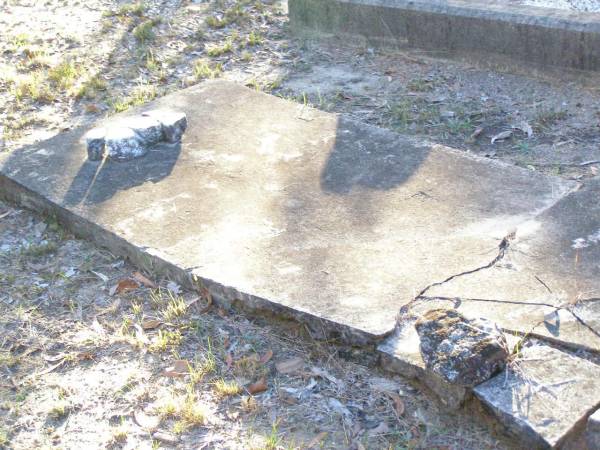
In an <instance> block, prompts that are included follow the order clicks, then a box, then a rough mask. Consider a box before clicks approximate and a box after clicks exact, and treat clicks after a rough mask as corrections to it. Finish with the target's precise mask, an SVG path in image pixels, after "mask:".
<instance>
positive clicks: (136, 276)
mask: <svg viewBox="0 0 600 450" xmlns="http://www.w3.org/2000/svg"><path fill="white" fill-rule="evenodd" d="M133 278H134V279H135V280H136V281H138V282H139V283H140V284H142V285H143V286H146V287H147V288H150V289H156V288H157V287H158V285H157V284H156V283H155V282H154V281H152V280H150V279H149V278H146V277H145V276H144V275H142V274H141V273H140V272H134V273H133Z"/></svg>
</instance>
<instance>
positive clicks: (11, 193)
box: [0, 173, 386, 347]
mask: <svg viewBox="0 0 600 450" xmlns="http://www.w3.org/2000/svg"><path fill="white" fill-rule="evenodd" d="M0 198H3V199H4V200H6V201H8V202H10V203H13V204H16V205H19V206H21V207H24V208H26V209H29V210H31V211H34V212H35V213H37V214H42V215H47V216H52V217H54V218H56V220H58V221H59V223H61V224H62V225H63V226H65V228H67V229H68V230H70V231H71V232H72V233H73V234H74V235H75V236H78V237H80V238H82V239H86V240H89V241H92V242H94V243H95V244H97V245H99V246H101V247H104V248H107V249H108V250H110V251H111V252H112V253H113V254H115V255H117V256H121V257H123V258H127V259H128V260H130V261H131V262H132V263H133V264H134V265H135V266H136V267H138V268H140V269H142V270H145V271H148V272H149V273H151V274H153V275H157V276H161V277H166V278H168V279H170V280H173V281H175V282H177V283H178V284H180V285H181V286H184V287H186V288H188V289H192V290H195V291H199V290H200V288H201V287H205V288H207V289H208V290H209V292H210V293H211V296H212V299H213V301H214V302H215V303H216V304H217V305H219V306H222V307H224V308H226V309H236V310H239V311H240V312H244V313H247V314H248V315H268V316H271V317H280V318H282V319H292V320H295V321H297V322H299V323H302V324H305V325H306V326H307V327H308V328H309V330H311V331H314V332H315V333H317V334H318V335H319V337H320V338H323V339H333V340H336V341H338V342H340V343H342V344H346V345H352V346H364V347H368V346H372V345H373V344H375V343H376V342H378V341H380V340H382V339H383V338H384V337H385V336H386V335H381V336H379V335H373V334H371V333H368V332H365V331H363V330H359V329H355V328H352V327H350V326H347V325H344V324H340V323H338V322H335V321H332V320H328V319H325V318H322V317H317V316H315V315H313V314H310V313H308V312H305V311H300V310H298V309H294V308H290V307H287V306H285V305H282V304H279V303H276V302H273V301H270V300H267V299H264V298H261V297H258V296H255V295H252V294H250V293H244V292H240V291H238V290H237V289H235V288H232V287H229V286H224V285H222V284H220V283H217V282H215V281H213V280H210V279H206V278H199V277H196V276H192V274H191V272H190V271H188V270H186V269H184V268H181V267H178V266H176V265H175V264H173V263H171V262H169V261H166V260H165V259H163V258H161V257H159V256H157V255H155V254H153V251H152V249H151V248H140V247H137V246H135V245H133V244H131V243H129V242H127V241H126V240H125V239H123V238H121V237H119V236H117V235H116V234H114V233H113V232H111V231H109V230H106V229H104V228H103V227H101V226H99V225H97V224H95V223H93V222H91V221H89V220H86V219H85V218H83V217H80V216H78V215H76V214H75V213H73V212H71V211H69V210H67V209H65V208H63V207H62V206H60V205H57V204H55V203H53V202H51V201H50V200H48V199H46V198H44V197H43V196H41V195H40V194H38V193H36V192H33V191H31V190H29V189H28V188H26V187H24V186H22V185H20V184H19V183H17V182H15V181H14V180H12V179H10V178H8V177H6V176H5V175H3V174H1V173H0Z"/></svg>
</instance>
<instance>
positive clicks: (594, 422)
mask: <svg viewBox="0 0 600 450" xmlns="http://www.w3.org/2000/svg"><path fill="white" fill-rule="evenodd" d="M585 441H586V444H587V446H588V448H589V449H590V450H596V449H600V409H599V410H598V411H596V412H595V413H594V414H592V415H591V416H590V418H589V419H588V422H587V428H586V430H585Z"/></svg>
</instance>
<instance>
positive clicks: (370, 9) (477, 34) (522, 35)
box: [289, 0, 600, 71]
mask: <svg viewBox="0 0 600 450" xmlns="http://www.w3.org/2000/svg"><path fill="white" fill-rule="evenodd" d="M547 3H550V4H551V3H558V2H552V0H550V1H548V2H547ZM540 6H541V4H540ZM289 13H290V20H291V23H292V27H293V28H294V29H295V30H296V31H298V32H303V31H305V30H316V31H321V32H324V33H335V34H343V35H347V36H362V37H364V38H366V39H367V40H368V41H369V42H371V43H373V44H384V45H391V46H394V47H397V46H400V47H404V46H408V47H414V48H421V49H425V50H429V51H434V52H438V53H441V54H444V55H450V56H461V57H462V56H466V57H468V58H471V59H476V60H485V61H492V62H495V63H499V64H501V65H505V64H510V62H511V61H512V62H520V64H521V65H522V64H525V65H527V66H529V67H534V66H535V65H539V66H544V67H546V68H548V67H561V68H570V69H575V70H589V71H598V70H600V13H597V12H584V11H577V10H576V11H573V10H572V9H554V8H545V7H536V6H530V5H529V4H522V2H510V1H506V0H504V1H502V0H498V1H485V2H484V1H471V0H444V1H436V0H289Z"/></svg>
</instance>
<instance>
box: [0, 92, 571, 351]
mask: <svg viewBox="0 0 600 450" xmlns="http://www.w3.org/2000/svg"><path fill="white" fill-rule="evenodd" d="M157 108H168V109H172V110H176V111H181V112H184V113H186V114H187V117H188V121H189V126H188V130H187V132H186V133H185V135H184V137H183V140H182V142H181V143H180V144H173V145H166V144H159V145H157V146H156V147H154V148H152V149H150V151H149V153H148V154H147V155H146V156H145V157H143V158H140V159H136V160H132V161H128V162H123V163H120V162H114V161H110V160H108V161H106V162H105V163H101V162H93V161H88V160H87V153H86V150H85V142H84V139H83V136H84V135H85V133H86V131H87V129H80V130H75V131H73V132H69V133H65V134H61V135H59V136H57V137H55V138H53V139H50V140H48V141H45V142H42V143H40V144H39V145H36V146H33V147H30V148H27V149H23V150H22V151H17V152H14V153H12V154H10V155H1V156H0V158H1V160H0V192H1V194H2V195H4V196H6V197H9V198H12V199H13V200H16V201H19V202H21V203H23V204H25V205H29V206H31V207H33V208H37V209H40V210H47V211H50V212H52V213H54V214H57V215H59V216H60V217H61V218H62V219H63V220H64V221H65V222H67V223H68V224H69V226H70V227H71V228H73V229H74V230H75V231H76V232H77V233H79V234H82V235H84V236H87V237H91V238H93V239H95V240H96V241H98V242H99V243H100V244H101V245H105V246H108V247H110V248H111V249H112V250H113V251H114V252H116V253H120V254H125V255H127V256H129V257H131V258H133V259H134V261H135V262H136V263H137V264H139V265H142V266H144V267H148V268H150V269H153V270H159V271H166V272H167V273H168V274H169V275H170V276H172V277H176V278H178V279H180V280H190V279H192V278H197V279H200V280H202V281H203V282H204V283H205V284H206V285H207V286H209V287H210V289H211V290H212V291H213V294H214V296H215V297H216V298H217V299H221V300H223V301H230V302H238V303H239V304H240V305H241V306H247V307H252V308H256V307H260V308H267V309H271V310H275V311H278V312H284V313H286V314H288V315H292V316H295V317H297V318H299V319H301V320H306V321H308V322H311V321H312V322H314V321H318V322H319V323H320V324H321V325H322V326H320V327H319V328H322V329H324V330H326V331H328V332H338V333H340V334H341V337H342V338H343V339H346V340H351V341H352V342H355V343H358V342H365V341H368V340H372V339H378V338H381V337H382V336H384V335H386V334H387V333H389V332H391V330H392V329H393V328H394V325H395V322H396V320H395V318H396V315H397V313H398V311H399V309H400V307H401V306H403V305H404V304H406V303H407V302H409V301H410V300H412V299H413V297H414V296H415V295H416V294H417V293H418V292H420V291H421V290H423V289H424V288H425V287H426V286H428V285H430V284H431V283H433V282H435V281H438V280H444V279H446V278H448V277H451V276H452V275H454V274H457V273H460V272H462V271H464V270H469V269H471V268H473V267H480V266H483V265H487V264H489V263H490V261H491V260H493V259H494V257H495V255H496V254H497V253H498V249H499V245H500V244H501V243H502V242H503V241H502V239H503V237H505V236H506V235H507V233H509V232H510V231H511V230H512V229H514V228H515V227H517V226H518V225H519V224H521V223H523V222H526V221H530V220H532V219H533V218H534V217H535V216H537V215H538V214H539V213H540V212H542V211H544V210H546V209H547V208H549V207H551V206H552V205H554V204H555V203H556V202H557V201H558V200H560V199H561V198H562V197H563V196H564V195H565V194H566V193H567V192H569V191H570V190H571V189H572V188H573V185H572V184H570V183H567V182H565V181H561V180H559V179H555V178H549V177H544V176H542V175H540V174H537V173H535V172H530V171H526V170H522V169H519V168H516V167H511V166H507V165H503V164H501V163H498V162H494V161H489V160H485V159H478V158H475V157H471V156H468V155H466V154H464V153H460V152H456V151H452V150H451V149H447V148H442V147H440V146H435V145H431V144H428V143H425V142H419V141H416V140H413V139H410V138H407V137H403V136H399V135H397V134H395V133H392V132H389V131H385V130H382V129H379V128H376V127H371V126H367V125H364V124H360V123H357V122H355V121H352V120H350V119H348V118H344V117H338V116H336V115H333V114H328V113H323V112H318V111H316V110H312V109H309V108H306V107H304V106H303V105H298V104H295V103H291V102H288V101H284V100H281V99H277V98H274V97H271V96H268V95H265V94H261V93H257V92H254V91H252V90H249V89H246V88H243V87H240V86H237V85H234V84H231V83H227V82H223V81H214V82H207V83H204V84H202V85H199V86H197V87H194V88H190V89H187V90H183V91H180V92H178V93H175V94H172V95H169V96H167V97H164V98H162V99H160V100H158V101H156V102H152V103H151V104H149V105H148V106H147V107H146V109H147V110H151V109H157ZM140 112H142V111H141V110H135V111H132V112H131V114H139V113H140ZM119 117H121V116H116V118H112V119H111V120H112V121H114V120H119ZM95 126H106V123H99V124H95ZM190 282H191V281H190Z"/></svg>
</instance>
